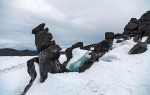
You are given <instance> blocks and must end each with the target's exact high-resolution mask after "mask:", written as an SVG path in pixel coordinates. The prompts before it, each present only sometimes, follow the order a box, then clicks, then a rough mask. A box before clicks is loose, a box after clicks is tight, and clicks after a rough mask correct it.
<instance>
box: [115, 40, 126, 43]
mask: <svg viewBox="0 0 150 95" xmlns="http://www.w3.org/2000/svg"><path fill="white" fill-rule="evenodd" d="M123 41H124V40H117V41H116V43H121V42H123Z"/></svg>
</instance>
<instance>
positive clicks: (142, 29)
mask: <svg viewBox="0 0 150 95" xmlns="http://www.w3.org/2000/svg"><path fill="white" fill-rule="evenodd" d="M146 28H147V24H146V23H141V24H140V25H139V26H138V31H137V32H136V34H139V35H143V34H144V33H145V30H146Z"/></svg>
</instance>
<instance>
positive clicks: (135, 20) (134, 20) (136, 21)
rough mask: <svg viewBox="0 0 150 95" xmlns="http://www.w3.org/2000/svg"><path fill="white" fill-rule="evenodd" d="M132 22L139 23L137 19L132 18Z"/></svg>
mask: <svg viewBox="0 0 150 95" xmlns="http://www.w3.org/2000/svg"><path fill="white" fill-rule="evenodd" d="M130 22H133V23H138V20H137V19H136V18H131V20H130Z"/></svg>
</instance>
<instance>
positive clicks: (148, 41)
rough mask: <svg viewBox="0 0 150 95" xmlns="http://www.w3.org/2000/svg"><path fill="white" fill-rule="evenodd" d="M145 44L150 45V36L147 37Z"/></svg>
mask: <svg viewBox="0 0 150 95" xmlns="http://www.w3.org/2000/svg"><path fill="white" fill-rule="evenodd" d="M145 43H146V44H150V36H148V37H147V39H146V41H145Z"/></svg>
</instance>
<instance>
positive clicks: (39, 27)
mask: <svg viewBox="0 0 150 95" xmlns="http://www.w3.org/2000/svg"><path fill="white" fill-rule="evenodd" d="M44 26H45V23H42V24H40V25H38V26H37V27H35V28H34V29H33V30H32V34H35V33H36V32H38V31H41V30H43V29H44Z"/></svg>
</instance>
